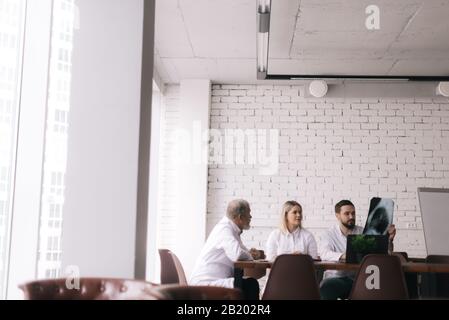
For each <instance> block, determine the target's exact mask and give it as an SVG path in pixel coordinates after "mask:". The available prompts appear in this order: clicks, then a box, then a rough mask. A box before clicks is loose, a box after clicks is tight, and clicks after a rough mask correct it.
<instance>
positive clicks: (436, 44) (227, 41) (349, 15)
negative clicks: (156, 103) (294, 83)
mask: <svg viewBox="0 0 449 320" xmlns="http://www.w3.org/2000/svg"><path fill="white" fill-rule="evenodd" d="M374 2H375V4H376V5H377V6H378V7H379V8H380V29H379V30H368V29H367V28H366V27H365V20H366V18H367V14H366V13H365V8H366V7H367V6H368V5H371V4H374ZM374 2H373V1H372V0H320V1H317V0H272V14H271V30H270V47H269V67H268V73H269V74H313V75H317V74H335V75H350V74H358V75H411V76H412V75H424V76H432V75H433V76H441V75H444V76H447V75H449V19H448V17H449V0H394V1H391V0H376V1H374ZM256 7H257V1H256V0H226V1H218V0H158V1H156V42H155V52H156V59H155V65H156V70H157V71H158V73H159V75H160V77H161V78H162V80H163V82H165V83H179V81H180V80H181V79H189V78H208V79H211V80H212V81H214V82H217V83H261V82H260V81H257V80H256V31H257V30H256V29H257V27H256ZM262 83H263V82H262Z"/></svg>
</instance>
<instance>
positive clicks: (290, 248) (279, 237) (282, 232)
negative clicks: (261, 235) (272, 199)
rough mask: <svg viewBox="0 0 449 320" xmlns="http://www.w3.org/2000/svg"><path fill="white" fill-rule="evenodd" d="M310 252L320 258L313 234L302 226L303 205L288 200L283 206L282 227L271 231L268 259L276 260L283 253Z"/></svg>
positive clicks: (312, 255) (267, 251)
mask: <svg viewBox="0 0 449 320" xmlns="http://www.w3.org/2000/svg"><path fill="white" fill-rule="evenodd" d="M291 253H293V254H308V255H310V256H311V257H312V258H314V259H316V258H318V249H317V244H316V241H315V238H314V236H313V234H312V233H311V232H309V231H307V230H306V229H304V228H303V227H302V206H301V205H300V204H299V203H298V202H296V201H287V202H286V203H284V205H283V206H282V212H281V225H280V228H278V229H276V230H274V231H273V232H271V234H270V236H269V237H268V241H267V248H266V254H267V259H268V260H270V261H274V259H276V257H277V256H279V255H281V254H291Z"/></svg>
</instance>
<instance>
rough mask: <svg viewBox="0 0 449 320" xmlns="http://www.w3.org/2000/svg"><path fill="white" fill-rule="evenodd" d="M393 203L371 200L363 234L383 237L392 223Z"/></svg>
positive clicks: (390, 201)
mask: <svg viewBox="0 0 449 320" xmlns="http://www.w3.org/2000/svg"><path fill="white" fill-rule="evenodd" d="M393 210H394V202H393V200H392V199H387V198H372V199H371V202H370V206H369V213H368V218H367V219H366V224H365V229H364V230H363V234H374V235H385V234H387V229H388V226H389V225H390V224H392V223H393Z"/></svg>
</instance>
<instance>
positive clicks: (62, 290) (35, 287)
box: [19, 278, 155, 300]
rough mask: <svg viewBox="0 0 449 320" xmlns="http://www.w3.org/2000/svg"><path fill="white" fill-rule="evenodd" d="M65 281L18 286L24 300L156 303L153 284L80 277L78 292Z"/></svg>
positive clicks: (34, 282) (55, 280)
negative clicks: (137, 301) (140, 301)
mask: <svg viewBox="0 0 449 320" xmlns="http://www.w3.org/2000/svg"><path fill="white" fill-rule="evenodd" d="M66 281H67V280H66V279H49V280H36V281H31V282H27V283H24V284H22V285H20V286H19V288H20V289H21V290H22V291H23V293H24V297H25V300H154V299H155V297H154V296H153V295H152V288H153V287H155V285H154V284H152V283H150V282H146V281H140V280H126V279H102V278H80V280H79V289H77V288H73V289H71V285H72V284H73V283H70V282H69V283H66Z"/></svg>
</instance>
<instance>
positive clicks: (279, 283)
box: [262, 254, 320, 300]
mask: <svg viewBox="0 0 449 320" xmlns="http://www.w3.org/2000/svg"><path fill="white" fill-rule="evenodd" d="M319 299H320V292H319V289H318V281H317V279H316V273H315V268H314V266H313V259H312V258H311V257H310V256H309V255H297V254H284V255H280V256H278V257H277V258H276V260H275V261H274V263H273V267H272V268H271V271H270V274H269V276H268V280H267V284H266V286H265V291H264V293H263V296H262V300H319Z"/></svg>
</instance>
